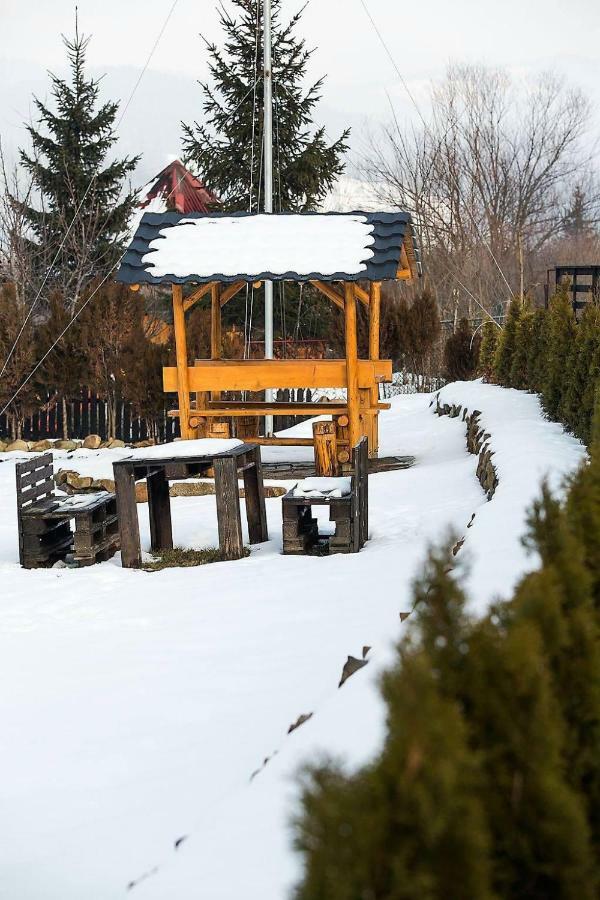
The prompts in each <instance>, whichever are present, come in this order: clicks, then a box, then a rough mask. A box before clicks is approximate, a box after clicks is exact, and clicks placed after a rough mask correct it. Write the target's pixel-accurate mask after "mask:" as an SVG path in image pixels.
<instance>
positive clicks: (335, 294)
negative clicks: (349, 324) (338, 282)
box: [310, 281, 344, 309]
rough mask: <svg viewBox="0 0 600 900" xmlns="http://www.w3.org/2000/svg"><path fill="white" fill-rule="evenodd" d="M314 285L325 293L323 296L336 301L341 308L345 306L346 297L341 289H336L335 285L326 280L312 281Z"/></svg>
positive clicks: (333, 301)
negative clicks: (341, 292)
mask: <svg viewBox="0 0 600 900" xmlns="http://www.w3.org/2000/svg"><path fill="white" fill-rule="evenodd" d="M310 284H312V286H313V287H315V288H316V289H317V290H318V291H320V292H321V294H323V296H325V297H327V299H328V300H331V302H332V303H335V305H336V306H337V307H339V309H343V308H344V298H343V296H342V294H340V292H339V291H336V289H335V288H334V287H332V286H331V285H330V284H328V283H327V282H326V281H311V282H310Z"/></svg>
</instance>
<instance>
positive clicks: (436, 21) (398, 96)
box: [0, 0, 600, 181]
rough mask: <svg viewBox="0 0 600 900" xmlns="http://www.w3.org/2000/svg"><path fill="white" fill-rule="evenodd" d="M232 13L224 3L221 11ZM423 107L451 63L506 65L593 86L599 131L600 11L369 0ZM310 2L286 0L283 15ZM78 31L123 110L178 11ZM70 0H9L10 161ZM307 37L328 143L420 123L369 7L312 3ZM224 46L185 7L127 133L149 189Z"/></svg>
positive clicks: (521, 2)
mask: <svg viewBox="0 0 600 900" xmlns="http://www.w3.org/2000/svg"><path fill="white" fill-rule="evenodd" d="M224 2H225V4H226V5H227V2H228V0H224ZM365 2H366V4H367V6H368V8H369V10H370V11H371V14H372V16H373V18H374V19H375V20H376V22H377V24H378V25H379V28H380V30H381V32H382V34H383V35H384V38H385V40H386V42H387V44H388V46H389V48H390V50H391V52H392V54H393V56H394V58H395V60H396V62H397V65H398V67H399V69H400V70H401V72H402V75H403V77H404V78H405V79H406V81H407V83H408V84H409V86H410V89H411V91H412V93H413V94H414V96H415V97H416V98H417V101H418V102H419V104H423V106H425V104H426V102H427V100H426V98H427V94H428V91H429V87H430V85H431V82H432V81H433V80H435V79H437V78H439V77H440V76H441V75H442V74H443V71H444V68H445V67H446V65H447V64H448V63H449V62H463V61H468V62H481V63H486V64H490V65H500V66H505V67H507V68H508V69H510V71H511V72H512V73H513V74H514V75H515V76H516V77H518V78H527V77H529V76H531V75H533V74H535V73H537V72H540V71H543V70H547V69H550V68H552V69H554V70H557V71H558V72H560V73H561V74H562V75H564V77H565V78H566V79H567V80H568V82H569V83H570V84H572V85H574V86H578V87H581V88H582V89H584V90H585V91H586V92H587V93H588V95H589V96H590V98H591V99H592V102H593V104H594V118H593V124H592V131H593V132H594V133H595V134H596V135H597V134H600V0H569V2H568V3H565V2H564V0H561V2H558V0H504V2H503V3H498V2H493V3H492V2H490V0H453V2H452V3H450V2H448V0H420V2H418V3H414V2H412V3H407V2H400V0H365ZM300 4H301V0H282V7H283V10H284V13H291V12H293V11H295V10H296V9H297V8H298V6H299V5H300ZM78 6H79V21H80V30H82V31H84V32H85V33H86V34H91V35H92V41H91V43H90V47H89V52H88V61H89V64H90V66H91V67H92V69H93V71H94V74H99V73H101V72H106V73H107V74H106V78H105V80H104V86H105V91H106V93H107V95H110V96H112V97H115V98H121V99H122V100H125V99H126V98H127V97H128V96H129V95H130V93H131V90H132V88H133V86H134V84H135V82H136V80H137V77H138V75H139V72H140V69H141V68H142V66H143V65H144V62H145V60H146V58H147V56H148V53H149V52H150V49H151V47H152V45H153V43H154V41H155V40H156V38H157V36H158V33H159V31H160V29H161V27H162V25H163V23H164V21H165V17H166V15H167V13H168V11H169V9H170V7H171V0H79V3H78ZM73 23H74V3H73V2H70V0H0V26H1V27H0V136H1V137H2V140H3V143H4V145H5V146H6V147H7V148H8V150H9V152H10V153H14V151H15V148H16V147H17V146H19V144H22V143H23V142H24V141H25V135H24V132H23V129H22V123H23V120H24V119H27V118H28V117H29V115H30V112H31V106H30V97H31V94H32V92H35V93H36V94H37V95H38V96H40V97H41V98H44V97H45V94H46V92H47V89H48V79H47V76H46V74H45V72H46V70H47V69H52V70H53V71H57V72H59V73H60V72H62V71H63V70H64V63H65V57H64V48H63V47H62V44H61V38H60V35H61V32H63V33H66V34H71V33H72V31H73ZM300 30H301V33H302V34H303V35H304V36H305V37H306V39H307V42H308V44H309V45H311V46H315V47H316V50H315V53H314V56H313V59H312V63H311V67H312V71H311V75H312V76H314V77H317V76H319V75H322V74H326V75H327V81H326V84H325V89H324V97H323V102H322V104H321V108H320V110H319V116H320V119H321V121H322V122H323V124H325V125H326V127H327V129H328V132H329V133H331V135H332V136H334V135H336V133H337V132H338V131H339V130H340V129H341V128H342V127H343V125H344V124H345V123H349V124H351V125H352V126H353V129H354V134H353V141H354V146H357V145H358V144H359V143H360V139H361V136H362V135H364V132H365V128H366V125H367V122H370V123H371V124H372V125H376V123H377V122H379V121H384V120H385V119H386V118H388V117H389V101H388V98H387V95H386V92H387V93H388V94H389V95H390V97H391V99H392V102H393V103H394V105H395V107H396V109H397V111H398V114H399V115H400V117H401V118H402V119H408V118H410V117H411V116H414V115H415V114H414V110H413V109H412V108H411V105H410V102H409V101H408V99H407V96H406V93H405V91H404V88H403V87H402V85H401V84H400V82H399V79H398V76H397V75H396V73H395V71H394V69H393V67H392V64H391V62H390V61H389V59H388V58H387V56H386V55H385V53H384V52H383V50H382V47H381V45H380V43H379V41H378V38H377V36H376V34H375V33H374V31H373V28H372V26H371V24H370V22H369V20H368V18H367V16H366V14H365V12H364V10H363V8H362V5H361V0H310V3H309V4H308V7H307V9H306V11H305V13H304V16H303V19H302V24H301V26H300ZM199 32H202V33H203V34H204V35H205V36H206V37H207V38H209V39H211V40H215V41H217V42H218V41H219V35H220V32H219V27H218V16H217V3H216V2H215V0H178V3H177V5H176V7H175V11H174V13H173V16H172V18H171V20H170V21H169V23H168V25H167V28H166V30H165V33H164V35H163V37H162V39H161V41H160V44H159V46H158V48H157V50H156V52H155V54H154V56H153V58H152V61H151V63H150V67H149V70H148V71H147V73H146V74H145V75H144V78H143V80H142V83H141V85H140V87H139V89H138V90H137V92H136V94H135V97H134V99H133V101H132V103H131V106H130V107H129V109H128V111H127V113H126V115H125V119H124V121H123V124H122V126H121V145H122V147H123V149H124V150H126V151H127V152H132V153H133V152H142V153H143V154H144V161H143V163H142V165H141V167H140V170H139V179H140V181H145V180H147V179H148V178H149V177H151V175H152V174H154V173H155V172H156V171H158V169H159V168H160V167H162V165H164V163H165V161H166V157H167V156H168V155H169V154H177V153H178V152H179V147H180V129H179V124H178V123H179V121H180V120H181V119H184V120H190V119H192V118H194V117H198V116H200V115H201V108H200V102H201V94H200V89H199V88H198V87H197V85H196V84H195V79H197V78H202V77H205V76H206V52H205V48H204V45H203V43H202V41H201V40H200V38H199V37H198V33H199Z"/></svg>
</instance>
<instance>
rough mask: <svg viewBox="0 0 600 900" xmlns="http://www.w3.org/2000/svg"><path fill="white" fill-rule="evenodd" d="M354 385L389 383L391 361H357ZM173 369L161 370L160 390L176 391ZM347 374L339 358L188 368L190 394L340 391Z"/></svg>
mask: <svg viewBox="0 0 600 900" xmlns="http://www.w3.org/2000/svg"><path fill="white" fill-rule="evenodd" d="M357 368H358V386H359V387H365V388H367V387H372V385H373V384H374V383H380V382H391V380H392V362H391V360H367V359H361V360H357ZM177 371H178V370H177V368H175V367H174V366H166V367H165V368H164V369H163V389H164V390H165V392H167V393H175V392H176V391H177V389H178V382H177ZM346 378H347V372H346V364H345V360H343V359H270V360H263V359H246V360H237V359H220V360H210V359H202V360H196V363H195V365H194V366H190V367H188V388H189V390H191V391H264V390H266V389H267V388H277V387H279V388H282V389H288V388H317V387H321V388H335V387H338V388H343V387H347V384H346Z"/></svg>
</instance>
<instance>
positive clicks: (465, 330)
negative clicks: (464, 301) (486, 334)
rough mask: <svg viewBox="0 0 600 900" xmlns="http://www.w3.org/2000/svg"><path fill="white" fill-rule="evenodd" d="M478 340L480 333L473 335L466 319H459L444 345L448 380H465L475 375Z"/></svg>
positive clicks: (479, 340) (479, 339)
mask: <svg viewBox="0 0 600 900" xmlns="http://www.w3.org/2000/svg"><path fill="white" fill-rule="evenodd" d="M480 342H481V337H480V335H479V334H476V335H473V332H472V330H471V326H470V325H469V322H468V320H467V319H461V320H460V321H459V323H458V328H457V329H456V331H455V332H454V334H451V335H450V336H449V337H448V339H447V340H446V344H445V346H444V369H445V377H446V378H447V380H448V381H467V380H468V379H470V378H473V377H474V376H475V373H476V371H477V361H478V359H479V344H480Z"/></svg>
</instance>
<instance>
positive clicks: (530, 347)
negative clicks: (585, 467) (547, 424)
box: [479, 289, 600, 444]
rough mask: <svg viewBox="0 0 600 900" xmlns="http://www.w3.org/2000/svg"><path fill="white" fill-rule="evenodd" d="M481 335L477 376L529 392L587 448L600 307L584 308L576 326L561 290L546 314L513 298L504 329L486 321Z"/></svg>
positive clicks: (597, 371)
mask: <svg viewBox="0 0 600 900" xmlns="http://www.w3.org/2000/svg"><path fill="white" fill-rule="evenodd" d="M482 332H483V336H482V341H481V348H480V352H479V373H480V374H481V375H483V376H484V377H485V378H486V379H487V380H489V381H494V382H496V383H497V384H501V385H503V386H504V387H514V388H521V389H525V390H530V391H535V392H536V393H538V394H539V395H540V397H541V401H542V405H543V407H544V409H545V411H546V413H547V414H548V416H549V417H550V418H551V419H554V420H556V421H560V422H562V423H563V424H564V425H565V427H566V428H567V429H568V430H569V431H571V432H572V433H573V434H575V435H576V436H577V437H578V438H580V439H581V440H582V441H584V442H585V443H586V444H588V443H589V442H590V438H591V428H592V419H593V415H594V406H595V402H596V398H597V397H598V394H599V392H600V307H598V306H596V305H594V304H589V305H588V306H586V307H585V309H584V311H583V313H582V315H581V317H580V320H579V322H577V321H576V319H575V315H574V313H573V308H572V306H571V302H570V300H569V298H568V296H567V293H566V289H565V290H560V291H558V293H557V294H555V296H554V297H553V298H552V300H551V302H550V304H549V308H548V309H547V310H546V309H534V308H532V307H531V306H529V304H528V303H523V302H521V301H520V300H519V299H516V300H513V302H512V303H511V305H510V307H509V309H508V314H507V317H506V322H505V325H504V328H502V329H500V328H498V326H497V325H496V324H495V323H493V322H489V323H488V324H486V325H485V326H484V327H483V329H482Z"/></svg>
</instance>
